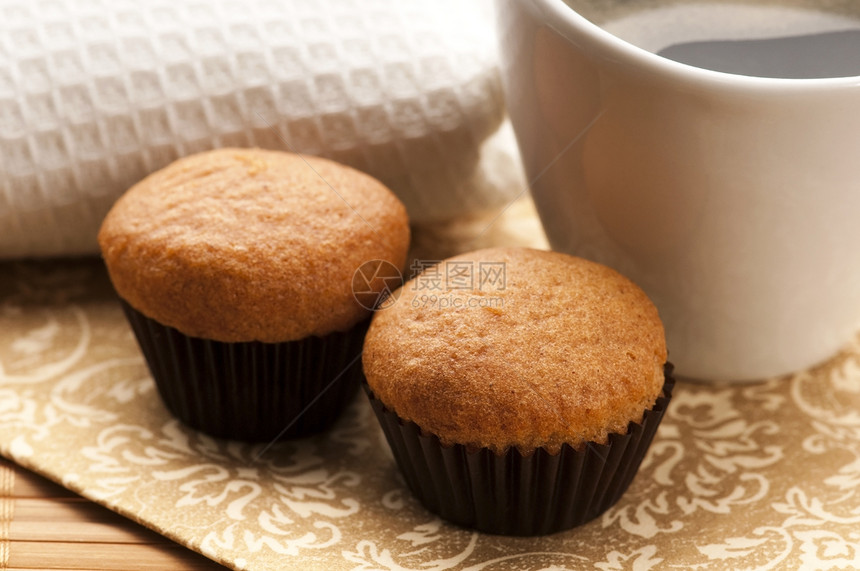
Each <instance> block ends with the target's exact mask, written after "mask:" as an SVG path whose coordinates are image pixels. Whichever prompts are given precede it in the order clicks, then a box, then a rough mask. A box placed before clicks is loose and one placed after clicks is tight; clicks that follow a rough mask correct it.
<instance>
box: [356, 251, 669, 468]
mask: <svg viewBox="0 0 860 571" xmlns="http://www.w3.org/2000/svg"><path fill="white" fill-rule="evenodd" d="M492 263H501V264H503V266H498V265H497V266H495V267H496V269H497V270H498V269H499V268H500V267H503V268H504V278H505V279H504V283H503V284H501V283H500V281H499V280H495V284H490V283H487V282H488V281H489V280H485V281H484V282H483V283H482V281H481V280H480V277H481V275H480V272H481V270H482V269H483V270H485V271H490V270H491V267H490V265H491V264H492ZM469 265H471V266H472V277H473V283H472V287H470V288H466V289H459V288H460V287H461V286H463V285H464V283H465V284H468V279H467V278H468V275H466V274H467V273H468V267H469ZM428 272H430V274H429V275H428ZM497 273H498V272H497ZM454 274H459V278H453V277H452V279H446V277H447V276H452V275H454ZM464 276H465V277H464ZM485 277H486V276H485ZM434 286H438V289H435V290H434ZM502 286H503V287H502ZM395 296H396V298H397V300H396V302H394V303H393V304H392V305H391V306H390V307H389V308H387V309H384V310H380V311H377V313H376V314H375V315H374V317H373V320H372V321H371V325H370V330H369V331H368V333H367V337H366V338H365V344H364V353H363V357H362V358H363V366H364V372H365V375H366V377H367V382H368V384H369V385H370V388H371V389H372V390H373V392H374V393H375V395H376V397H377V398H379V400H380V401H382V403H383V404H384V405H386V406H387V407H388V408H389V409H392V410H393V411H394V412H395V413H396V414H397V415H398V416H399V417H400V418H402V419H404V420H409V421H413V422H415V423H416V424H417V425H418V426H419V427H421V429H422V430H423V431H425V432H429V433H432V434H435V435H436V436H438V437H439V438H440V440H441V441H442V443H443V444H445V445H448V444H455V443H456V444H463V445H466V446H470V447H488V448H491V449H493V450H494V451H496V452H497V453H502V452H503V451H504V450H505V449H507V448H508V447H510V446H516V447H518V448H519V449H520V450H521V451H522V452H523V453H528V452H529V451H531V450H533V449H534V448H536V447H544V448H546V449H547V450H549V451H550V452H553V453H554V452H555V451H557V450H558V449H559V448H560V447H561V445H562V444H563V443H568V444H570V445H571V446H573V447H575V448H578V447H581V446H582V445H584V444H585V443H586V442H588V441H594V442H599V443H605V442H606V440H607V437H608V435H609V434H610V433H613V432H618V433H622V434H623V433H625V432H626V430H627V425H628V423H629V422H630V421H634V422H639V421H641V419H642V414H643V412H644V411H645V410H646V409H647V408H650V407H651V406H652V405H653V404H654V402H655V401H656V399H657V398H658V397H659V396H660V394H661V390H662V386H663V382H664V376H663V364H664V363H665V362H666V341H665V335H664V331H663V325H662V323H661V321H660V318H659V316H658V315H657V309H656V308H655V307H654V305H653V304H652V303H651V301H650V300H649V299H648V297H647V296H646V295H645V293H644V292H643V291H642V290H641V289H639V287H637V286H636V285H635V284H633V283H632V282H631V281H630V280H628V279H627V278H625V277H624V276H622V275H621V274H619V273H617V272H616V271H614V270H612V269H610V268H607V267H606V266H602V265H600V264H596V263H594V262H589V261H587V260H583V259H581V258H575V257H572V256H568V255H565V254H560V253H556V252H545V251H539V250H530V249H525V248H494V249H486V250H479V251H476V252H470V253H467V254H463V255H460V256H455V257H453V258H449V259H448V260H445V261H443V262H441V263H440V264H439V265H438V266H437V267H435V268H433V269H431V270H425V272H424V273H423V274H419V275H418V276H416V277H415V278H413V279H412V280H411V281H409V282H407V283H406V284H404V285H403V287H402V288H401V289H400V290H398V291H397V292H395ZM433 296H435V301H433V299H434V298H433ZM458 300H459V301H458Z"/></svg>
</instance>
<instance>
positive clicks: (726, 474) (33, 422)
mask: <svg viewBox="0 0 860 571" xmlns="http://www.w3.org/2000/svg"><path fill="white" fill-rule="evenodd" d="M529 228H531V226H529ZM517 232H518V230H516V229H515V230H514V232H513V234H508V236H507V239H511V236H512V235H516V233H517ZM455 234H456V232H455ZM465 234H467V233H464V235H465ZM416 238H417V240H416V244H417V246H418V250H419V251H420V250H421V248H422V247H425V250H426V251H430V250H432V249H433V246H434V245H435V248H436V250H435V251H436V252H437V253H440V254H442V255H447V254H448V253H449V252H446V251H445V249H446V248H450V249H454V248H455V246H454V244H457V243H459V244H460V245H461V246H462V245H463V242H462V241H459V242H458V241H457V240H456V239H454V240H453V241H452V242H451V243H449V244H447V245H446V244H445V242H444V240H442V239H441V238H439V237H429V238H428V236H427V235H426V234H422V233H421V232H418V233H417V236H416ZM481 241H484V242H486V241H489V242H493V241H496V242H498V241H499V235H498V233H497V232H495V231H493V232H487V233H482V237H481V239H480V240H477V241H476V240H472V242H470V243H469V244H468V245H469V246H474V245H482V244H481ZM502 241H504V240H502ZM425 253H426V252H425ZM0 454H2V455H3V456H6V457H8V458H10V459H12V460H14V461H15V462H18V463H19V464H21V465H23V466H25V467H27V468H30V469H32V470H34V471H37V472H39V473H41V474H43V475H45V476H47V477H49V478H51V479H53V480H55V481H57V482H59V483H61V484H62V485H64V486H66V487H67V488H69V489H71V490H73V491H75V492H78V493H80V494H82V495H83V496H85V497H87V498H90V499H92V500H93V501H96V502H98V503H100V504H103V505H105V506H107V507H109V508H110V509H113V510H115V511H117V512H119V513H121V514H124V515H126V516H128V517H129V518H131V519H133V520H135V521H138V522H140V523H142V524H144V525H146V526H148V527H151V528H152V529H155V530H156V531H158V532H159V533H162V534H164V535H166V536H168V537H170V538H172V539H174V540H176V541H177V542H179V543H181V544H184V545H186V546H188V547H190V548H191V549H194V550H197V551H199V552H201V553H203V554H204V555H206V556H208V557H210V558H212V559H214V560H216V561H219V562H221V563H223V564H225V565H228V566H230V567H233V568H236V569H249V570H263V569H303V570H307V569H325V570H332V569H359V570H377V569H385V570H422V571H427V570H443V569H471V570H495V569H527V570H544V571H547V570H553V571H558V570H561V569H581V568H589V569H592V568H595V569H600V570H603V571H610V570H623V569H637V570H648V569H676V568H678V567H681V568H698V569H726V568H733V569H735V568H761V569H773V568H780V569H784V568H801V567H803V568H816V569H828V568H833V569H843V568H860V531H858V530H860V338H858V339H855V340H854V341H853V342H852V343H851V344H849V345H848V346H846V347H845V349H844V351H843V352H841V353H840V354H839V355H836V356H834V357H833V358H832V359H831V360H830V361H828V362H827V363H824V364H822V365H820V366H819V367H816V368H814V369H812V370H809V371H802V372H799V373H797V374H795V375H793V376H790V377H786V378H779V379H772V380H769V381H766V382H762V383H759V384H751V385H741V386H708V385H697V384H690V383H684V382H681V383H679V386H678V387H677V389H676V392H675V396H674V398H673V400H672V403H671V404H670V406H669V410H668V412H667V415H666V418H665V419H664V422H663V424H662V426H661V427H660V430H659V432H658V435H657V437H656V439H655V441H654V444H653V445H652V448H651V450H650V451H649V454H648V456H647V458H646V459H645V462H644V464H643V466H642V468H641V470H640V472H639V474H638V475H637V477H636V479H635V480H634V481H633V484H632V485H631V487H630V489H629V490H628V491H627V493H626V494H625V495H624V496H623V497H622V499H621V500H620V501H619V503H618V504H616V505H615V506H614V507H613V508H611V509H610V510H609V511H608V512H606V513H605V514H604V515H603V516H601V517H599V518H598V519H596V520H594V521H592V522H590V523H588V524H586V525H584V526H582V527H580V528H577V529H573V530H570V531H566V532H563V533H558V534H555V535H551V536H547V537H538V538H511V537H500V536H491V535H483V534H479V533H474V532H471V531H469V530H465V529H459V528H456V527H454V526H451V525H448V524H446V523H444V522H442V521H440V520H439V519H437V518H436V517H434V515H433V514H431V513H429V512H428V511H426V510H425V509H424V508H423V507H422V506H421V505H420V504H419V503H418V502H417V501H416V500H415V499H414V498H412V496H411V495H410V494H409V492H408V490H407V489H406V488H405V486H404V483H403V480H402V479H401V478H400V476H399V474H398V472H397V469H396V466H395V464H394V461H393V459H392V456H391V454H390V452H389V450H388V447H387V445H386V443H385V441H384V438H383V436H382V434H381V431H380V430H379V428H378V426H377V423H376V419H375V418H374V417H373V415H372V413H371V410H370V408H369V406H368V404H367V402H366V398H365V396H364V395H363V394H360V395H358V396H357V398H356V400H355V402H354V404H353V405H352V406H351V407H350V408H349V409H348V411H347V412H346V414H345V415H344V417H343V418H342V419H341V420H340V421H339V422H338V423H337V424H336V425H335V427H334V428H333V429H332V430H331V431H330V432H328V433H326V434H324V435H321V436H317V437H313V438H307V439H302V440H296V441H289V442H282V443H278V444H275V445H272V446H268V445H262V444H261V445H249V444H240V443H236V442H229V441H221V440H215V439H212V438H209V437H206V436H204V435H202V434H199V433H197V432H194V431H192V430H190V429H188V428H186V427H184V426H183V425H181V424H180V423H178V422H177V421H176V420H175V419H173V418H172V417H171V416H170V414H169V413H168V412H167V411H166V410H165V409H164V407H163V406H162V404H161V401H160V400H159V398H158V395H157V394H156V391H155V388H154V384H153V382H152V380H151V378H150V376H149V374H148V372H147V369H146V366H145V364H144V362H143V359H142V357H141V355H140V352H139V350H138V348H137V345H136V344H135V341H134V339H133V337H132V334H131V331H130V329H129V327H128V326H127V325H126V322H125V321H124V318H123V316H122V313H121V310H120V308H119V306H118V305H117V303H116V300H115V299H114V297H113V293H112V290H111V287H110V284H109V282H108V280H107V278H106V275H105V272H104V270H103V268H102V265H101V262H100V261H99V260H96V259H81V260H71V261H41V262H14V263H5V264H2V265H0ZM0 552H2V536H0Z"/></svg>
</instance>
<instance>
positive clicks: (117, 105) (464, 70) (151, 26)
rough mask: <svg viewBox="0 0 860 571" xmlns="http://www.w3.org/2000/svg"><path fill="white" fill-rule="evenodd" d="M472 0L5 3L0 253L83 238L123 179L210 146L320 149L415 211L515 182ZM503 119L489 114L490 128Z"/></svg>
mask: <svg viewBox="0 0 860 571" xmlns="http://www.w3.org/2000/svg"><path fill="white" fill-rule="evenodd" d="M491 8H492V7H491V5H488V4H487V3H486V2H483V1H480V2H479V1H476V0H467V1H460V0H434V1H428V0H314V1H305V0H241V1H232V0H205V1H203V0H170V1H161V0H158V1H141V0H135V1H129V0H119V1H114V0H103V1H94V0H36V1H32V2H30V1H28V2H20V1H12V2H5V1H3V2H2V3H0V258H13V257H33V256H51V255H73V254H91V253H96V252H97V247H96V241H95V236H96V233H97V231H98V227H99V225H100V223H101V220H102V218H103V217H104V215H105V214H106V212H107V210H108V209H109V208H110V206H111V204H112V203H113V202H114V200H116V198H117V197H118V196H119V195H120V194H121V193H122V192H123V191H125V190H126V189H127V188H128V187H129V186H130V185H132V184H133V183H134V182H136V181H137V180H139V179H141V178H142V177H144V176H145V175H146V174H148V173H150V172H152V171H153V170H156V169H158V168H160V167H162V166H164V165H165V164H167V163H169V162H170V161H172V160H174V159H176V158H178V157H180V156H183V155H187V154H190V153H193V152H197V151H201V150H205V149H209V148H213V147H220V146H259V147H265V148H274V149H282V150H292V151H296V152H302V153H308V154H315V155H321V156H327V157H330V158H333V159H335V160H339V161H341V162H343V163H346V164H349V165H352V166H354V167H356V168H359V169H361V170H364V171H366V172H368V173H370V174H372V175H374V176H376V177H377V178H379V179H380V180H382V181H383V182H385V183H386V184H387V185H388V186H389V187H391V188H392V190H394V191H395V192H396V193H397V194H398V195H399V196H400V197H401V199H402V200H403V201H404V202H405V203H406V205H407V209H408V210H409V213H410V216H411V218H412V219H413V220H414V221H416V222H427V221H435V220H443V219H450V218H452V217H456V216H458V215H461V214H469V213H474V212H477V211H481V210H487V209H492V208H494V207H498V208H501V207H502V206H503V205H504V204H506V203H507V202H508V201H509V200H510V199H511V198H512V197H513V196H514V195H516V194H518V193H520V192H521V191H522V189H523V184H524V183H523V181H522V171H521V169H520V165H519V162H518V159H517V158H516V149H515V145H514V143H513V138H512V135H511V133H510V129H508V128H507V127H506V121H505V115H504V104H503V100H502V94H501V88H500V84H499V78H498V69H497V67H496V57H495V53H496V52H495V38H494V34H493V22H492V14H491ZM500 127H501V128H500Z"/></svg>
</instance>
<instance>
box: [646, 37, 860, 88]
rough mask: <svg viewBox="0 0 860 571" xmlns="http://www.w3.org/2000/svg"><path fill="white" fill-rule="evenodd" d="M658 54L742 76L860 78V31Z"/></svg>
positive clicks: (690, 45)
mask: <svg viewBox="0 0 860 571" xmlns="http://www.w3.org/2000/svg"><path fill="white" fill-rule="evenodd" d="M657 53H658V54H659V55H661V56H663V57H666V58H668V59H671V60H675V61H678V62H681V63H686V64H689V65H693V66H696V67H701V68H705V69H711V70H714V71H723V72H726V73H734V74H739V75H753V76H758V77H778V78H788V79H810V78H820V77H850V76H855V75H860V30H843V31H837V32H823V33H819V34H807V35H800V36H789V37H778V38H764V39H751V40H710V41H697V42H686V43H680V44H675V45H672V46H669V47H667V48H665V49H663V50H660V51H659V52H657Z"/></svg>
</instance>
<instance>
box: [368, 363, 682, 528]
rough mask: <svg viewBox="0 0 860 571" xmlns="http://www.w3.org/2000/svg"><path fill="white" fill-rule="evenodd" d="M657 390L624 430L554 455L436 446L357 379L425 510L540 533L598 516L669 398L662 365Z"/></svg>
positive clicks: (622, 483)
mask: <svg viewBox="0 0 860 571" xmlns="http://www.w3.org/2000/svg"><path fill="white" fill-rule="evenodd" d="M664 372H665V377H666V380H665V383H664V385H663V394H662V396H660V398H658V399H657V402H656V403H655V404H654V406H653V407H652V408H651V409H649V410H647V411H645V414H644V416H643V419H642V422H641V423H635V422H631V423H630V424H629V425H628V428H627V432H626V433H625V434H612V435H610V436H609V440H608V442H607V443H606V444H596V443H594V442H589V443H588V444H587V445H586V446H585V447H584V448H583V449H582V450H579V451H578V450H575V449H574V448H572V447H570V446H568V445H564V446H563V447H562V448H561V450H560V451H559V452H558V453H557V454H550V453H549V452H547V451H546V450H545V449H542V448H539V449H537V450H535V451H534V452H533V453H532V454H529V455H527V456H524V455H522V454H521V453H520V452H519V450H517V449H516V448H511V449H509V450H508V451H507V452H506V453H505V454H501V455H498V454H495V453H494V452H493V451H491V450H490V449H488V448H481V449H478V450H468V449H467V448H466V447H465V446H463V445H460V444H455V445H452V446H443V445H442V444H441V443H440V441H439V439H438V438H437V437H436V436H435V435H432V434H422V431H421V429H420V428H419V427H418V425H416V424H415V423H413V422H408V421H403V420H401V419H400V418H399V417H398V416H397V414H396V413H394V412H393V411H391V410H389V409H388V408H386V407H385V405H383V404H382V402H381V401H379V400H378V399H377V398H375V396H374V395H373V391H372V390H371V389H370V388H369V387H368V385H367V383H366V382H365V383H364V388H365V390H366V391H367V394H368V396H369V397H370V402H371V405H372V407H373V410H374V412H375V413H376V416H377V418H378V419H379V422H380V424H381V425H382V430H383V432H384V433H385V437H386V439H387V440H388V443H389V445H390V446H391V450H392V452H393V454H394V458H395V460H396V462H397V464H398V466H399V467H400V470H401V472H402V473H403V476H404V479H405V480H406V483H407V485H408V486H409V488H410V489H411V490H412V492H413V493H414V494H415V496H416V497H417V498H418V499H419V500H420V501H421V502H422V503H423V504H424V505H425V507H427V508H428V509H429V510H430V511H432V512H434V513H436V514H438V515H439V516H441V517H442V518H444V519H446V520H449V521H451V522H453V523H456V524H459V525H462V526H464V527H470V528H474V529H477V530H479V531H482V532H485V533H494V534H503V535H523V536H527V535H544V534H548V533H553V532H556V531H561V530H565V529H569V528H572V527H575V526H577V525H581V524H583V523H585V522H587V521H589V520H592V519H594V518H595V517H597V516H599V515H600V514H602V513H603V512H604V511H606V510H607V509H609V508H610V507H611V506H612V505H613V504H615V503H616V502H617V501H618V500H619V499H620V498H621V496H622V495H623V494H624V492H625V491H626V490H627V488H628V486H629V485H630V482H631V481H632V480H633V477H634V476H635V475H636V472H637V471H638V470H639V465H640V464H641V463H642V459H643V458H644V457H645V453H646V452H647V450H648V447H649V446H650V444H651V441H652V439H653V438H654V434H655V433H656V431H657V427H658V426H659V424H660V421H661V420H662V418H663V414H664V413H665V411H666V407H667V406H668V404H669V401H670V400H671V397H672V389H673V387H674V385H675V380H674V378H673V377H672V365H671V364H668V363H667V364H666V367H665V371H664Z"/></svg>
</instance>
